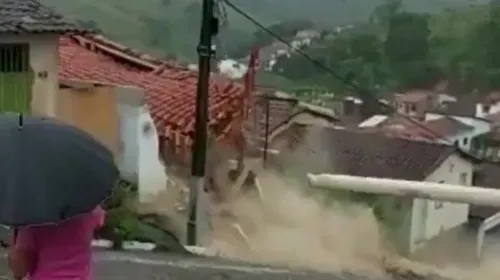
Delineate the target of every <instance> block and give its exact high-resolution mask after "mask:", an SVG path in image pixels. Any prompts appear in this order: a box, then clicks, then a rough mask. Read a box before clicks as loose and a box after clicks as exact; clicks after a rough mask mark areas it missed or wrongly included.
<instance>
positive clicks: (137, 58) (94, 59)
mask: <svg viewBox="0 0 500 280" xmlns="http://www.w3.org/2000/svg"><path fill="white" fill-rule="evenodd" d="M59 53H60V74H59V75H60V77H61V78H63V79H79V80H89V81H95V82H100V83H107V84H114V85H127V86H137V87H140V88H143V89H145V91H146V102H147V104H148V106H149V109H150V112H151V115H152V117H153V119H154V121H155V123H156V126H157V127H158V131H159V134H160V135H162V136H165V137H167V138H168V139H173V140H174V142H175V144H176V145H183V144H184V145H185V144H190V142H191V138H192V135H193V130H194V113H195V96H196V84H197V73H196V72H193V71H190V70H188V69H187V68H183V67H179V66H175V65H174V66H172V65H166V64H165V63H163V62H160V61H157V60H156V61H155V60H154V59H153V58H151V57H147V58H146V59H145V58H144V56H141V55H137V54H136V53H134V52H133V51H132V50H128V49H125V48H124V47H122V46H119V45H112V44H111V43H110V41H109V40H108V41H103V40H102V38H101V37H85V38H84V37H80V36H73V37H63V38H62V39H61V40H60V44H59ZM218 80H219V79H217V81H216V79H211V83H210V98H209V104H210V106H209V117H210V123H209V125H210V126H211V128H212V129H213V130H215V132H216V133H222V132H223V131H224V128H220V127H219V124H220V123H226V124H227V125H228V124H229V123H230V121H231V120H232V118H233V116H234V115H235V114H237V113H238V112H239V110H238V106H239V99H240V96H241V95H242V93H243V86H242V85H240V84H235V83H231V82H229V81H222V82H221V81H218Z"/></svg>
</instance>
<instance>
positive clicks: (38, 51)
mask: <svg viewBox="0 0 500 280" xmlns="http://www.w3.org/2000/svg"><path fill="white" fill-rule="evenodd" d="M8 43H29V44H30V65H31V69H32V70H33V73H34V81H33V85H32V93H33V95H32V96H33V99H32V101H31V107H32V110H33V113H35V114H43V115H48V116H55V115H56V101H55V100H56V96H57V92H58V91H59V83H58V79H59V72H58V67H59V35H57V34H2V36H0V44H8Z"/></svg>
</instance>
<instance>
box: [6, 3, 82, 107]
mask: <svg viewBox="0 0 500 280" xmlns="http://www.w3.org/2000/svg"><path fill="white" fill-rule="evenodd" d="M0 15H1V16H0V33H1V36H0V58H1V59H0V99H1V100H2V102H1V103H0V111H20V112H30V111H31V109H33V111H34V112H35V113H39V114H47V115H51V116H54V115H55V102H56V101H55V99H56V94H57V92H58V91H59V84H58V75H57V73H58V64H59V56H58V44H59V36H60V35H62V34H67V33H83V32H86V31H87V30H85V29H83V28H81V27H79V26H77V25H76V24H75V23H74V22H71V21H69V20H67V19H64V18H63V17H62V16H61V15H59V14H57V13H55V12H54V11H52V10H51V9H50V8H48V7H46V6H44V5H42V4H41V3H40V2H39V1H37V0H0Z"/></svg>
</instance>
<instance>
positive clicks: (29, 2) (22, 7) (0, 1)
mask: <svg viewBox="0 0 500 280" xmlns="http://www.w3.org/2000/svg"><path fill="white" fill-rule="evenodd" d="M86 31H90V30H87V29H85V28H82V27H81V26H79V25H78V24H77V23H76V22H74V21H70V20H69V19H65V18H64V17H63V16H62V15H60V14H58V13H56V12H55V11H54V10H52V9H51V8H49V7H47V6H45V5H43V4H41V3H40V2H39V1H37V0H0V32H1V33H26V32H27V33H82V32H86Z"/></svg>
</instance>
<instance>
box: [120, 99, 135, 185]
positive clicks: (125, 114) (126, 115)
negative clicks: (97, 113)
mask: <svg viewBox="0 0 500 280" xmlns="http://www.w3.org/2000/svg"><path fill="white" fill-rule="evenodd" d="M117 106H118V113H119V115H120V139H121V159H120V161H119V163H118V165H119V168H120V173H121V175H122V177H123V178H124V179H126V180H128V181H130V182H133V183H136V184H137V183H139V182H138V181H139V179H138V173H139V115H140V111H141V108H140V107H137V106H133V105H128V104H118V105H117Z"/></svg>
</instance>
